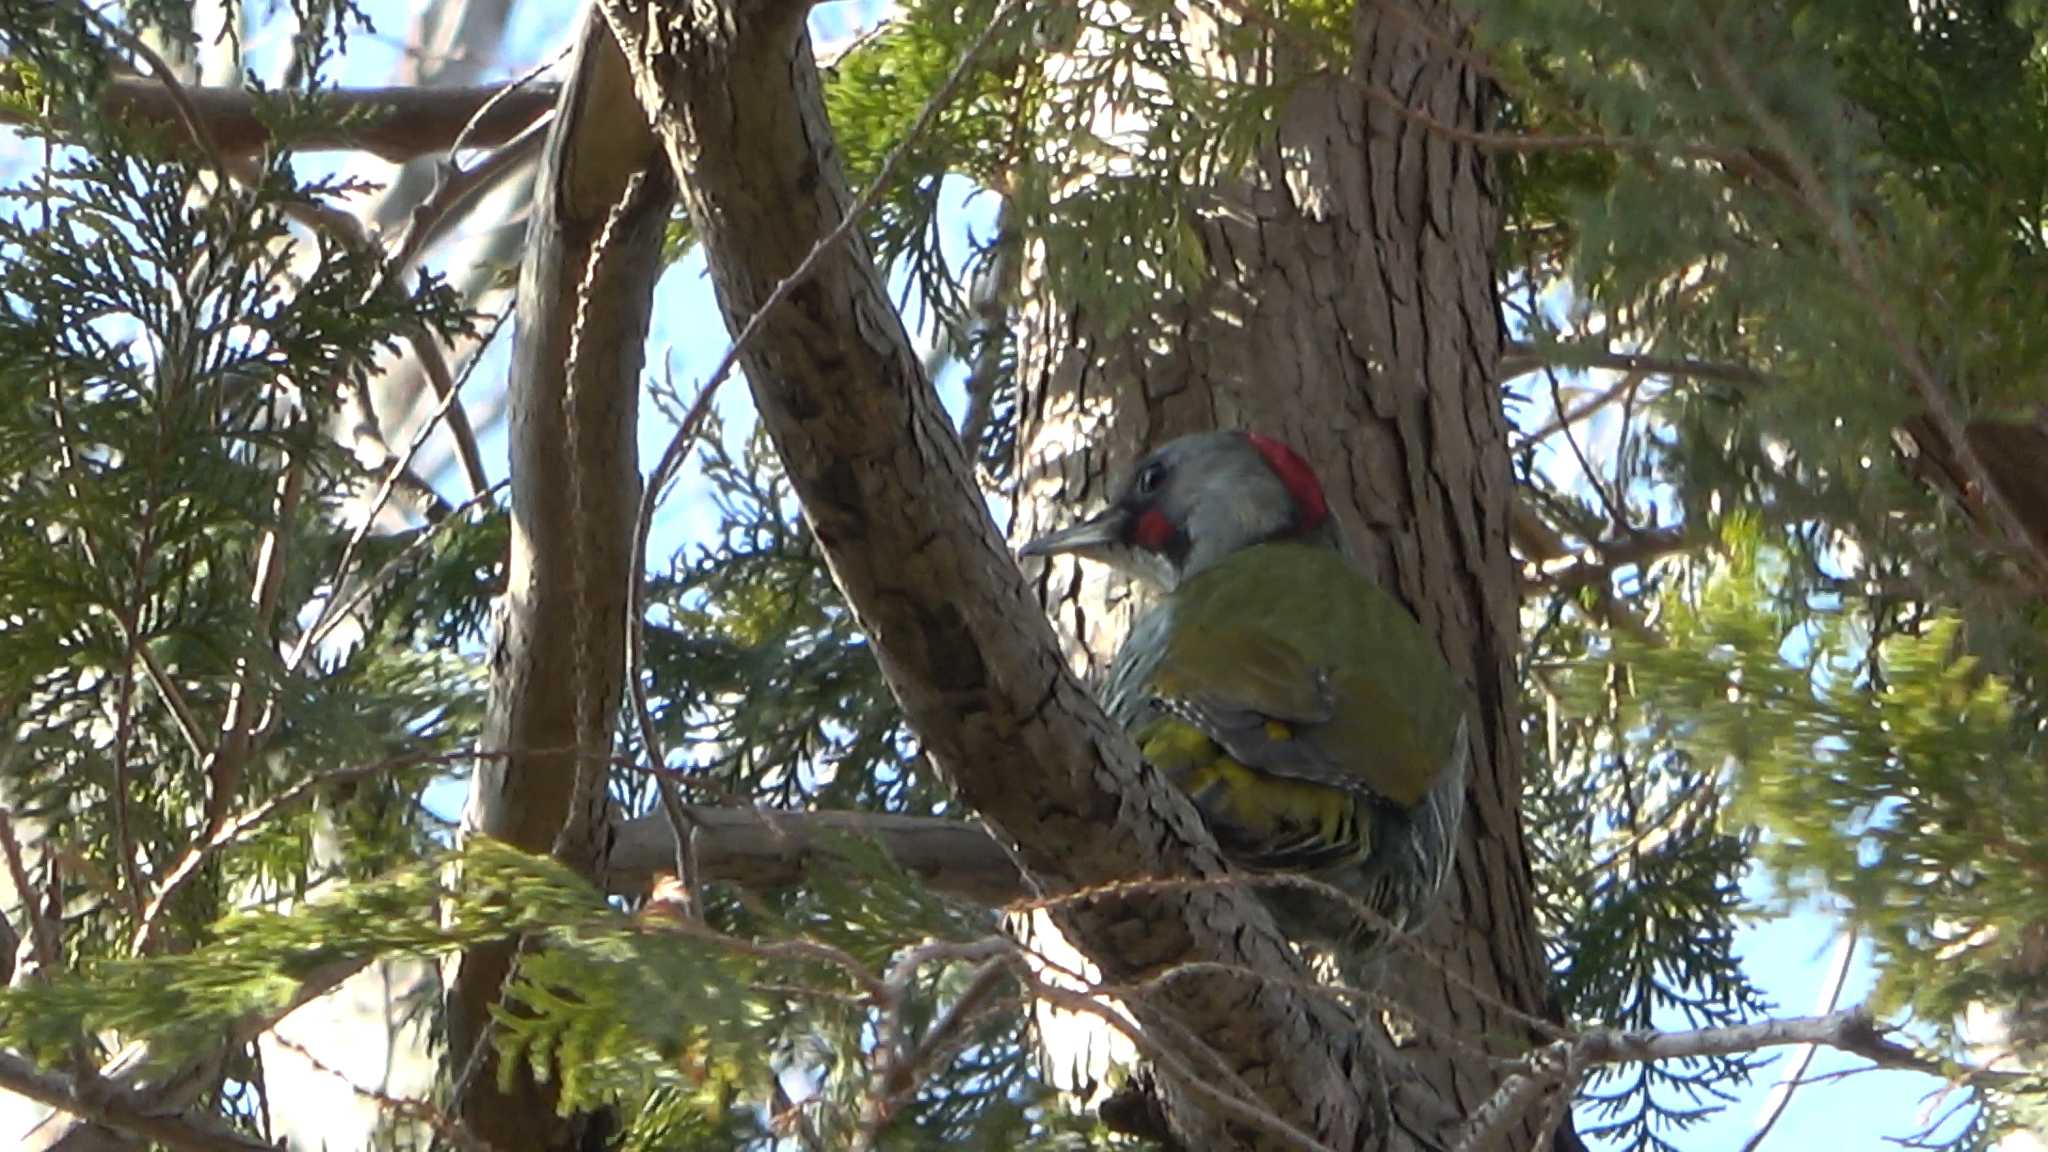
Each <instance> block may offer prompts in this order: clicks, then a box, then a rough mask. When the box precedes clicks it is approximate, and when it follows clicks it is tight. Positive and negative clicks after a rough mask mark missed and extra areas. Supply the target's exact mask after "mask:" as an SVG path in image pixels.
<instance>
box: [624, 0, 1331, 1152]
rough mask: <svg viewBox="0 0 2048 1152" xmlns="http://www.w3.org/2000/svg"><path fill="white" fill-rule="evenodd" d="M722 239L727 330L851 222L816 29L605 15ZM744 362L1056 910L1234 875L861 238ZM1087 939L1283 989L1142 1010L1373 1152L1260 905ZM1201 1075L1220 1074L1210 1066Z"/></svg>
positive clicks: (1220, 990)
mask: <svg viewBox="0 0 2048 1152" xmlns="http://www.w3.org/2000/svg"><path fill="white" fill-rule="evenodd" d="M601 7H603V9H604V10H605V13H606V16H607V17H608V18H609V19H610V21H611V23H612V27H613V30H614V32H615V33H616V34H617V35H618V36H619V38H620V43H621V44H622V45H624V46H625V48H626V53H627V56H628V58H629V60H631V61H632V64H633V68H634V73H635V81H636V87H637V90H638V92H639V94H640V97H641V100H642V102H643V103H644V105H645V106H646V107H647V109H648V111H649V113H650V115H651V116H652V117H653V119H654V122H655V128H656V131H657V133H658V134H659V135H660V137H661V139H662V143H663V145H664V146H665V148H666V149H667V151H668V154H669V158H670V161H671V163H672V164H673V165H674V168H675V172H676V175H677V176H678V178H679V182H680V183H681V184H682V185H683V187H684V198H685V201H686V203H687V205H688V207H689V210H690V215H691V218H692V220H694V221H696V222H697V223H698V226H699V227H700V228H701V229H702V233H703V238H704V243H705V246H706V248H707V250H708V252H709V254H710V257H711V261H710V262H711V267H712V270H713V277H714V282H715V284H716V286H717V289H718V294H719V300H720V304H721V306H722V308H723V310H724V312H725V315H726V322H727V326H728V328H729V329H730V330H732V331H735V332H737V331H739V330H740V329H741V328H743V327H744V326H745V325H746V323H747V322H748V321H749V320H750V319H754V318H755V313H756V311H757V310H759V309H761V307H762V305H763V303H764V302H765V301H767V300H768V299H769V297H770V295H771V294H772V293H774V292H775V291H776V289H777V286H778V285H779V284H781V282H782V281H783V279H784V278H785V277H788V276H789V275H790V274H791V273H792V272H793V271H794V270H795V269H796V268H797V267H798V265H799V264H800V263H801V262H803V261H805V260H806V258H807V257H808V256H809V255H810V254H811V253H812V250H813V249H814V247H816V246H817V245H819V243H820V242H821V241H822V240H824V239H825V238H826V237H827V236H829V235H830V234H832V233H833V232H834V230H835V229H836V228H837V227H838V225H839V224H840V222H841V220H842V219H843V218H844V214H845V212H846V209H847V205H848V204H849V201H850V199H851V197H850V194H849V192H848V189H847V187H846V183H845V178H844V175H843V174H842V172H841V170H840V168H839V164H838V161H837V158H836V156H835V155H834V154H833V151H832V145H831V139H832V137H831V130H830V128H829V126H828V124H827V122H826V119H825V115H824V109H823V103H822V99H821V97H820V93H819V82H818V77H817V73H816V69H815V67H814V64H813V61H812V58H811V51H810V45H809V41H808V38H807V37H806V36H805V35H804V34H803V30H802V27H801V20H800V17H801V13H802V6H801V5H783V4H776V5H763V6H751V7H749V6H741V5H731V4H696V5H692V6H689V7H687V8H685V7H682V6H670V5H662V6H657V7H652V8H651V9H650V7H648V6H645V5H642V4H637V3H628V2H625V0H619V2H615V3H605V4H603V5H601ZM785 292H786V294H787V297H788V299H787V303H786V305H785V306H784V307H781V308H779V309H776V310H775V311H773V312H768V313H763V314H762V315H761V316H760V317H759V319H758V325H759V328H760V331H759V338H758V339H757V340H755V341H754V342H753V344H752V346H751V347H749V348H747V349H745V350H744V351H743V353H742V355H741V357H740V360H741V365H742V367H743V368H744V369H745V371H746V375H747V379H748V382H749V384H750V385H751V387H752V389H753V393H754V399H755V404H756V406H757V408H758V409H759V411H760V413H761V419H762V423H763V424H764V426H765V427H766V428H767V429H768V431H769V433H770V434H771V436H773V438H774V440H775V443H776V445H777V447H778V449H779V451H780V453H781V456H782V459H783V462H784V466H785V467H786V468H787V469H788V471H789V475H790V479H791V482H792V485H793V487H794V488H795V490H796V492H797V494H798V496H799V498H800V499H801V500H802V502H803V505H804V510H805V514H806V516H807V517H808V518H809V520H810V522H811V524H812V526H813V528H814V530H815V532H816V535H817V539H818V541H819V543H820V544H821V546H823V547H824V549H825V550H826V554H827V556H828V557H829V559H830V562H831V565H832V571H833V574H834V577H835V578H836V579H837V581H838V583H839V585H840V587H841V589H842V590H843V591H844V592H845V594H846V596H847V599H848V601H849V603H850V604H852V606H853V607H854V609H855V611H856V613H857V614H858V616H859V618H860V621H861V624H862V626H863V628H864V630H865V631H866V633H867V635H868V636H869V638H870V639H871V640H872V641H873V644H874V647H875V650H876V655H877V659H878V660H879V662H880V663H881V665H882V668H883V671H884V673H885V674H886V675H887V677H888V679H889V682H890V685H891V687H892V689H893V690H894V691H895V693H896V695H897V698H898V699H899V701H900V702H901V703H902V704H903V706H904V710H905V712H906V714H907V715H908V717H909V719H910V721H911V723H912V725H913V726H914V727H915V728H916V729H917V731H918V734H919V736H920V737H921V738H922V739H923V740H924V742H925V744H926V746H927V748H928V749H929V750H930V753H931V756H932V759H933V761H934V762H935V763H936V764H937V765H939V767H940V768H941V770H942V771H944V772H946V773H947V775H948V776H949V778H950V779H951V780H952V781H953V782H954V784H955V785H956V786H957V787H958V789H959V791H960V793H961V795H962V797H963V798H964V799H965V800H966V801H967V803H968V804H970V805H971V806H972V807H974V808H975V809H976V810H977V811H979V812H980V813H981V814H982V815H983V816H984V817H985V818H987V819H988V820H989V821H990V823H991V824H992V825H994V826H995V828H996V829H998V834H999V835H1000V836H1001V837H1002V839H1003V840H1004V841H1005V842H1006V843H1009V844H1012V845H1014V847H1015V850H1016V852H1017V855H1018V857H1019V859H1020V860H1021V861H1022V863H1023V864H1024V866H1025V868H1026V870H1027V871H1028V872H1030V873H1031V875H1032V876H1033V877H1034V878H1036V879H1037V880H1039V881H1040V882H1041V883H1044V884H1046V885H1048V886H1053V887H1065V886H1070V885H1080V884H1094V883H1102V882H1108V881H1115V880H1122V879H1129V878H1133V877H1141V876H1152V875H1196V876H1211V875H1216V874H1218V873H1220V871H1221V862H1220V859H1219V857H1218V856H1217V854H1216V852H1215V849H1214V846H1213V843H1212V842H1211V841H1210V839H1209V837H1208V836H1207V834H1206V833H1205V832H1204V831H1203V829H1202V827H1201V824H1200V822H1199V820H1198V819H1197V817H1196V816H1195V813H1194V811H1193V809H1192V807H1191V806H1190V805H1189V804H1188V802H1187V800H1186V799H1185V797H1183V796H1180V795H1178V794H1177V793H1175V792H1174V791H1173V790H1172V789H1171V788H1170V787H1169V786H1168V785H1166V784H1165V783H1164V782H1163V781H1161V780H1159V779H1157V778H1156V776H1155V775H1154V774H1153V773H1151V772H1150V771H1148V770H1146V769H1144V768H1142V767H1141V765H1140V763H1139V761H1138V758H1137V756H1136V754H1135V750H1134V749H1133V748H1132V747H1131V746H1130V743H1129V741H1128V739H1127V738H1126V737H1124V736H1123V734H1122V733H1121V732H1119V731H1117V730H1116V729H1115V728H1114V727H1113V726H1112V725H1111V724H1110V723H1109V721H1108V719H1107V718H1106V717H1104V716H1103V715H1102V713H1101V710H1100V709H1099V708H1098V707H1097V706H1096V705H1095V703H1094V701H1093V700H1092V699H1091V698H1090V697H1089V694H1088V692H1087V691H1086V689H1085V688H1084V687H1083V686H1082V685H1081V683H1080V682H1079V681H1078V680H1077V679H1076V678H1075V677H1074V676H1073V674H1072V673H1071V672H1070V671H1069V670H1068V668H1067V666H1066V663H1065V661H1064V660H1063V659H1062V657H1061V655H1060V652H1059V649H1058V646H1057V644H1056V643H1055V640H1054V637H1053V634H1052V630H1051V628H1050V626H1049V625H1048V623H1047V621H1046V619H1045V616H1044V614H1043V612H1042V610H1041V609H1040V608H1039V606H1038V605H1037V603H1036V601H1035V600H1034V599H1033V598H1032V596H1031V595H1030V591H1029V588H1028V586H1027V585H1026V583H1025V581H1024V579H1023V576H1022V574H1021V573H1020V572H1019V571H1018V569H1017V566H1016V563H1015V561H1014V560H1013V559H1012V557H1011V555H1010V553H1009V550H1008V548H1007V547H1006V546H1005V544H1004V542H1003V540H1002V539H1001V536H1000V535H999V533H998V531H997V529H996V526H995V524H994V522H993V521H992V520H991V519H990V517H989V514H988V510H987V508H986V506H985V505H983V504H982V502H981V499H980V494H979V492H978V491H977V490H976V489H975V487H974V481H973V472H972V470H971V468H970V466H969V464H968V462H967V460H966V458H965V456H964V454H963V453H962V452H961V449H960V445H959V441H958V439H957V438H956V436H955V435H954V433H953V431H952V428H951V427H950V424H949V422H948V420H947V418H946V415H945V412H944V410H943V409H942V408H941V406H940V404H939V401H938V398H937V396H936V395H935V394H934V393H933V391H932V388H931V386H930V383H929V382H928V381H927V380H926V379H925V378H924V375H923V373H922V370H921V368H920V366H919V363H918V359H917V357H916V355H915V353H914V352H913V351H912V349H911V347H910V342H909V340H908V338H907V337H906V335H905V333H904V331H903V327H902V322H901V320H900V319H899V318H898V317H897V315H896V313H895V311H894V310H893V309H892V308H891V307H890V302H889V299H888V295H887V293H886V290H885V287H884V284H883V280H882V277H881V276H880V274H879V273H878V272H877V271H876V269H875V267H874V265H873V262H872V260H871V259H870V258H869V256H868V254H867V252H866V250H865V245H864V244H862V243H860V242H859V241H858V240H857V239H856V240H854V241H851V242H849V243H847V244H844V245H841V246H838V247H836V248H834V249H832V250H830V251H828V252H825V253H824V254H823V255H822V257H821V258H818V259H816V260H815V261H814V271H813V272H812V273H811V275H810V277H809V278H808V279H806V280H803V281H802V282H800V283H796V284H794V285H793V286H791V287H790V288H788V289H785ZM1065 921H1066V923H1065V925H1064V926H1065V927H1066V928H1067V930H1069V932H1070V933H1071V934H1072V935H1073V936H1074V937H1075V938H1077V939H1078V940H1080V941H1082V942H1083V944H1084V945H1085V946H1086V947H1087V948H1088V949H1089V950H1090V952H1091V953H1092V954H1093V955H1094V956H1095V958H1096V960H1097V961H1098V963H1100V964H1101V965H1102V966H1103V968H1104V970H1105V971H1106V972H1107V973H1108V974H1109V975H1110V977H1111V978H1112V979H1116V980H1128V979H1133V978H1136V977H1140V976H1142V975H1143V974H1144V973H1147V972H1150V971H1154V970H1156V969H1157V968H1158V967H1159V966H1161V965H1167V964H1172V963H1175V962H1179V961H1183V960H1190V959H1194V960H1210V961H1217V962H1220V963H1222V964H1225V965H1228V966H1230V967H1232V968H1236V969H1238V970H1241V971H1248V972H1249V973H1253V974H1258V973H1271V974H1275V975H1277V976H1280V977H1282V978H1281V979H1273V980H1261V979H1256V978H1252V977H1249V976H1248V977H1240V978H1233V977H1230V976H1228V975H1223V974H1220V973H1219V974H1218V975H1216V976H1213V977H1205V978H1203V979H1190V980H1185V981H1172V982H1169V983H1167V984H1166V985H1165V986H1163V987H1160V988H1158V989H1156V990H1155V991H1154V992H1152V993H1151V994H1148V995H1147V996H1146V997H1144V998H1143V999H1142V1000H1141V1001H1139V1002H1138V1003H1135V1004H1133V1006H1132V1008H1133V1011H1134V1012H1136V1013H1137V1014H1138V1015H1139V1016H1140V1018H1141V1019H1146V1020H1148V1022H1149V1021H1164V1020H1167V1019H1170V1020H1171V1021H1172V1024H1171V1026H1164V1027H1162V1028H1161V1030H1160V1035H1161V1036H1162V1037H1166V1036H1178V1035H1184V1034H1185V1035H1193V1036H1199V1037H1201V1038H1202V1039H1203V1040H1204V1041H1205V1042H1206V1044H1207V1046H1209V1047H1211V1048H1213V1049H1214V1051H1215V1052H1218V1053H1221V1054H1222V1055H1223V1058H1224V1059H1225V1060H1227V1061H1228V1062H1229V1064H1230V1065H1231V1072H1232V1073H1233V1075H1234V1076H1235V1077H1237V1078H1239V1079H1241V1080H1242V1081H1243V1082H1244V1083H1246V1084H1248V1085H1250V1086H1251V1088H1252V1089H1253V1090H1254V1091H1255V1092H1256V1093H1257V1094H1258V1097H1259V1098H1258V1100H1257V1101H1256V1103H1257V1105H1258V1106H1259V1107H1261V1108H1263V1109H1264V1110H1266V1111H1268V1112H1270V1113H1272V1114H1273V1115H1274V1116H1275V1117H1278V1118H1280V1119H1282V1120H1284V1121H1286V1122H1287V1123H1289V1124H1294V1125H1297V1126H1300V1127H1302V1128H1305V1129H1307V1130H1309V1131H1311V1132H1314V1133H1316V1134H1317V1135H1318V1137H1319V1138H1320V1139H1323V1140H1324V1141H1325V1142H1327V1143H1329V1144H1331V1145H1333V1146H1340V1147H1352V1146H1356V1145H1358V1144H1359V1143H1360V1142H1361V1139H1362V1133H1363V1126H1364V1123H1365V1121H1364V1118H1363V1105H1362V1103H1361V1101H1362V1099H1363V1077H1364V1075H1365V1073H1364V1070H1363V1069H1364V1065H1365V1058H1364V1057H1363V1055H1362V1054H1361V1052H1360V1044H1361V1039H1360V1036H1359V1034H1358V1028H1357V1025H1356V1022H1355V1021H1354V1020H1352V1019H1351V1018H1350V1017H1349V1015H1348V1014H1346V1013H1344V1012H1342V1011H1341V1010H1340V1009H1338V1008H1337V1007H1335V1006H1333V1005H1330V1004H1328V1003H1327V1002H1324V1001H1321V1000H1320V999H1318V998H1314V997H1310V996H1307V995H1305V994H1304V993H1303V992H1302V990H1301V988H1300V987H1299V983H1298V981H1297V980H1295V979H1292V978H1294V977H1299V976H1300V975H1302V973H1301V972H1300V968H1299V964H1300V962H1299V961H1298V959H1296V957H1295V956H1294V954H1293V953H1292V951H1291V950H1290V949H1289V948H1288V947H1287V945H1286V944H1285V942H1284V941H1282V940H1281V938H1280V937H1279V936H1278V934H1277V933H1276V932H1275V930H1274V928H1273V926H1272V922H1271V919H1270V918H1269V917H1268V915H1267V914H1266V912H1265V910H1264V909H1263V907H1261V906H1260V905H1259V904H1258V903H1257V902H1256V901H1255V900H1254V899H1252V898H1251V896H1250V895H1249V894H1248V893H1245V892H1242V891H1239V890H1236V889H1233V888H1229V887H1219V888H1203V889H1198V890H1194V891H1179V892H1166V893H1148V894H1145V895H1142V896H1136V895H1132V896H1115V897H1111V896H1104V897H1102V898H1100V899H1097V900H1091V901H1087V902H1083V903H1082V904H1081V905H1080V906H1078V907H1075V908H1073V909H1071V910H1070V911H1069V912H1068V914H1067V915H1066V916H1065ZM1189 1063H1190V1065H1191V1066H1198V1067H1199V1066H1206V1065H1207V1058H1206V1056H1205V1057H1194V1058H1191V1059H1190V1060H1189ZM1182 1088H1183V1086H1180V1085H1175V1086H1172V1087H1170V1092H1171V1093H1172V1096H1173V1099H1174V1100H1175V1102H1176V1105H1177V1106H1176V1109H1175V1119H1176V1122H1177V1124H1179V1125H1180V1126H1181V1127H1182V1128H1183V1130H1184V1131H1187V1132H1191V1133H1194V1134H1196V1135H1197V1136H1199V1137H1201V1139H1198V1140H1197V1141H1196V1142H1197V1143H1198V1144H1200V1146H1204V1147H1213V1148H1225V1147H1231V1146H1234V1145H1236V1144H1239V1143H1241V1142H1254V1143H1256V1142H1258V1141H1260V1140H1270V1139H1271V1137H1270V1136H1267V1135H1255V1134H1254V1133H1252V1132H1250V1131H1248V1130H1247V1129H1246V1128H1245V1127H1244V1126H1242V1125H1241V1124H1226V1123H1225V1122H1224V1121H1222V1120H1220V1119H1217V1118H1215V1113H1214V1112H1212V1111H1210V1110H1208V1109H1207V1108H1206V1107H1205V1106H1204V1105H1203V1104H1201V1103H1200V1102H1199V1097H1198V1096H1197V1095H1196V1094H1195V1093H1194V1092H1193V1091H1184V1090H1181V1089H1182Z"/></svg>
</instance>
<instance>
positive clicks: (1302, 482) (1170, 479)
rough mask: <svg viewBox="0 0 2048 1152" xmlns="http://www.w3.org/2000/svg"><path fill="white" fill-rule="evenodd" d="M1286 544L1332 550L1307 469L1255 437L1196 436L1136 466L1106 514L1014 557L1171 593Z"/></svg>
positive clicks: (1325, 510)
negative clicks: (1230, 559)
mask: <svg viewBox="0 0 2048 1152" xmlns="http://www.w3.org/2000/svg"><path fill="white" fill-rule="evenodd" d="M1294 538H1299V539H1307V540H1320V541H1325V542H1328V543H1330V544H1332V546H1334V544H1335V536H1334V532H1333V529H1332V527H1331V524H1330V509H1329V504H1328V502H1327V501H1326V500H1325V499H1324V497H1323V488H1322V485H1321V484H1320V483H1318V482H1317V481H1316V476H1315V472H1314V471H1313V470H1311V469H1310V468H1309V466H1308V464H1307V462H1306V461H1304V460H1303V459H1302V458H1301V457H1300V456H1299V455H1298V454H1296V453H1295V451H1294V450H1293V449H1291V448H1289V447H1287V446H1286V445H1285V444H1282V443H1280V442H1279V441H1278V440H1275V439H1273V438H1271V437H1269V436H1261V435H1259V434H1258V433H1256V432H1240V431H1225V432H1201V433H1196V434H1195V435H1192V436H1183V437H1180V438H1179V439H1177V440H1172V441H1169V442H1167V443H1166V444H1164V445H1162V446H1161V447H1159V448H1157V449H1155V450H1154V451H1153V452H1152V454H1151V455H1149V456H1146V457H1145V458H1144V459H1143V460H1140V461H1139V462H1138V466H1137V467H1136V468H1134V469H1132V471H1131V475H1130V476H1129V478H1128V479H1126V480H1125V482H1124V484H1123V486H1122V487H1121V488H1119V489H1118V490H1117V494H1116V498H1115V499H1114V500H1112V501H1110V504H1109V507H1107V508H1105V509H1103V510H1102V511H1101V512H1099V513H1097V514H1095V515H1094V516H1091V517H1089V518H1088V519H1086V520H1083V521H1081V522H1080V523H1078V524H1074V525H1072V526H1070V527H1067V528H1062V529H1060V530H1059V531H1056V532H1048V533H1046V534H1045V535H1043V536H1040V537H1038V538H1037V539H1036V540H1033V541H1031V542H1030V543H1028V544H1026V545H1024V547H1022V548H1020V549H1018V550H1017V554H1018V555H1019V556H1051V555H1055V554H1058V553H1062V552H1064V553H1068V554H1071V555H1074V556H1078V557H1080V558H1082V559H1086V560H1093V561H1096V562H1097V563H1101V564H1107V565H1109V566H1110V567H1112V568H1115V569H1117V570H1118V571H1120V572H1123V573H1125V574H1127V575H1130V576H1134V577H1137V578H1139V579H1142V580H1146V581H1149V582H1151V583H1154V584H1157V585H1159V586H1161V587H1162V588H1164V589H1165V590H1167V591H1172V590H1173V588H1174V586H1176V585H1177V584H1179V583H1180V582H1181V581H1183V580H1185V579H1187V578H1188V577H1190V576H1192V575H1194V574H1195V573H1197V572H1200V571H1202V570H1203V569H1205V568H1207V567H1209V566H1211V565H1213V564H1215V563H1216V562H1217V561H1219V560H1221V559H1223V558H1224V557H1226V556H1229V555H1231V554H1232V553H1234V552H1238V551H1240V550H1242V549H1245V548H1249V547H1251V546H1252V545H1254V544H1263V543H1265V542H1267V541H1269V540H1279V539H1294Z"/></svg>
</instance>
